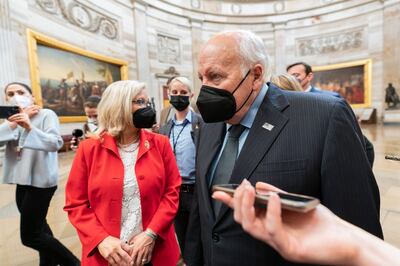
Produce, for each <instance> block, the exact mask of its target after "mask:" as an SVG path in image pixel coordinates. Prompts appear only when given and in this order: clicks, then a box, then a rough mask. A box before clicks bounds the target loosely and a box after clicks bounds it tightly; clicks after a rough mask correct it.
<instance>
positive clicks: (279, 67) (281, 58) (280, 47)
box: [274, 24, 286, 74]
mask: <svg viewBox="0 0 400 266" xmlns="http://www.w3.org/2000/svg"><path fill="white" fill-rule="evenodd" d="M274 42H275V73H280V74H281V73H286V46H285V43H286V37H285V24H275V25H274Z"/></svg>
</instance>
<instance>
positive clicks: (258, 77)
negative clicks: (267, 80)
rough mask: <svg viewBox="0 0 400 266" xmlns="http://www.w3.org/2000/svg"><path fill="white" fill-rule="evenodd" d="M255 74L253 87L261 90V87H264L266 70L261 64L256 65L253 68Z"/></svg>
mask: <svg viewBox="0 0 400 266" xmlns="http://www.w3.org/2000/svg"><path fill="white" fill-rule="evenodd" d="M253 73H254V81H253V87H254V88H261V86H260V85H262V83H263V78H264V68H263V67H262V65H261V64H256V65H255V66H254V68H253Z"/></svg>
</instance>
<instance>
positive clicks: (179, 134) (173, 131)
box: [171, 120, 189, 154]
mask: <svg viewBox="0 0 400 266" xmlns="http://www.w3.org/2000/svg"><path fill="white" fill-rule="evenodd" d="M187 124H189V121H188V120H185V122H184V123H183V126H182V129H181V130H180V131H179V133H178V136H177V137H176V139H175V130H174V128H175V124H174V126H173V127H172V132H171V133H172V144H173V149H174V154H176V152H175V148H176V144H177V143H178V139H179V137H180V136H181V134H182V131H183V130H184V129H185V127H186V125H187Z"/></svg>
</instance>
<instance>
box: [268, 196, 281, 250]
mask: <svg viewBox="0 0 400 266" xmlns="http://www.w3.org/2000/svg"><path fill="white" fill-rule="evenodd" d="M281 214H282V209H281V201H280V199H279V196H278V195H277V194H275V193H274V194H271V196H270V198H269V201H268V209H267V213H266V228H267V231H268V235H269V237H270V239H271V244H272V245H273V246H274V247H276V248H278V249H281V248H282V246H283V244H284V231H283V224H282V216H281Z"/></svg>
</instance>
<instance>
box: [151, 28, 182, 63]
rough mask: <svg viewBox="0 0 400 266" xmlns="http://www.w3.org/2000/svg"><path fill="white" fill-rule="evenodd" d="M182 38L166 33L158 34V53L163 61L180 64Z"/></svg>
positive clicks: (160, 60) (159, 58) (159, 59)
mask: <svg viewBox="0 0 400 266" xmlns="http://www.w3.org/2000/svg"><path fill="white" fill-rule="evenodd" d="M180 47H181V46H180V40H179V39H178V38H174V37H170V36H167V35H164V34H160V33H158V34H157V54H158V61H159V62H161V63H170V64H179V63H180V61H181V49H180Z"/></svg>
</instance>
